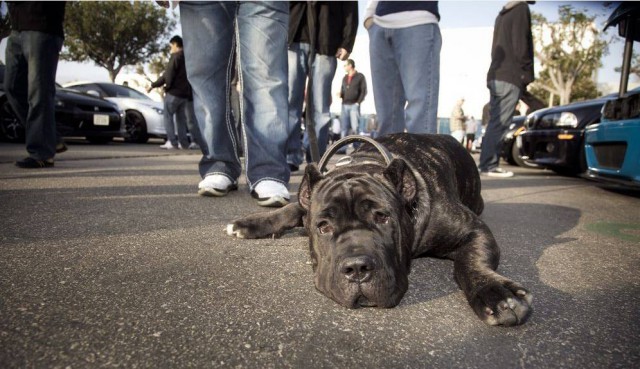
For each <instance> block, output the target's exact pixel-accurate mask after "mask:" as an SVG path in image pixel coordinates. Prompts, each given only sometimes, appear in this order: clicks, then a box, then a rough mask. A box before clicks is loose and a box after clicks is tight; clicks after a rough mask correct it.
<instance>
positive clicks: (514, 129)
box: [500, 115, 539, 168]
mask: <svg viewBox="0 0 640 369" xmlns="http://www.w3.org/2000/svg"><path fill="white" fill-rule="evenodd" d="M526 118H527V117H526V116H525V115H516V116H514V117H513V119H512V120H511V124H510V125H509V129H508V130H507V132H505V134H504V135H503V136H502V139H501V142H502V148H501V150H500V156H501V157H502V158H503V159H504V160H506V161H507V163H509V164H511V165H517V166H520V167H524V168H539V165H537V164H534V163H529V162H526V161H524V160H523V159H522V156H521V155H520V148H519V147H518V142H517V140H516V138H517V137H518V135H519V134H520V133H521V132H522V131H524V121H525V120H526Z"/></svg>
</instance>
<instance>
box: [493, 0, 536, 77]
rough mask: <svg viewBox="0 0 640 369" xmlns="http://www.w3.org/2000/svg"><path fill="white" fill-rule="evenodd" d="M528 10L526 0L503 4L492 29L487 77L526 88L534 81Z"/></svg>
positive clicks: (531, 38)
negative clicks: (512, 4) (489, 65)
mask: <svg viewBox="0 0 640 369" xmlns="http://www.w3.org/2000/svg"><path fill="white" fill-rule="evenodd" d="M533 78H534V77H533V37H532V36H531V13H530V12H529V6H528V5H527V4H526V3H524V2H523V3H520V4H518V5H515V6H513V7H511V8H508V7H506V6H505V7H504V8H503V9H502V10H501V11H500V14H499V15H498V17H497V18H496V23H495V26H494V29H493V45H492V46H491V67H489V72H488V73H487V81H492V80H498V81H504V82H508V83H511V84H513V85H516V86H518V87H519V88H520V89H521V90H525V89H526V87H527V85H528V84H529V83H531V82H533Z"/></svg>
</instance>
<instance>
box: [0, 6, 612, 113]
mask: <svg viewBox="0 0 640 369" xmlns="http://www.w3.org/2000/svg"><path fill="white" fill-rule="evenodd" d="M366 3H367V0H360V1H359V13H360V18H361V19H360V22H359V24H360V26H359V29H358V35H357V38H356V45H355V47H354V50H353V52H352V55H351V58H353V59H354V60H355V61H356V67H357V69H358V70H359V71H360V72H361V73H363V74H364V75H365V77H366V78H367V82H368V84H369V86H370V84H371V80H370V72H369V71H370V68H369V60H368V59H369V55H368V35H367V31H366V30H365V29H364V27H363V26H362V23H363V19H362V15H363V14H364V9H365V7H366ZM505 3H506V1H482V0H478V1H455V0H445V1H440V2H439V10H440V15H441V21H440V29H441V32H442V37H443V48H442V51H441V54H440V56H441V61H440V63H441V70H440V72H441V79H440V103H439V107H438V116H443V117H446V116H448V115H449V113H450V111H451V109H452V108H453V104H454V103H455V101H457V100H458V99H459V98H460V97H464V98H465V100H466V102H465V112H466V113H467V114H469V115H474V116H476V117H478V116H479V115H480V112H481V109H482V106H483V105H484V103H485V102H486V101H488V97H489V94H488V90H487V88H486V82H485V81H486V71H487V69H488V67H489V63H490V51H491V38H492V34H493V23H494V21H495V18H496V16H497V15H498V13H499V12H500V9H501V8H502V7H503V6H504V4H505ZM603 3H604V2H602V1H579V2H578V1H538V2H537V3H536V4H534V5H532V6H531V10H532V11H533V12H538V13H541V14H542V15H544V16H545V17H546V18H547V19H548V20H550V21H553V20H554V19H556V18H557V16H558V8H559V7H560V6H561V5H566V4H570V5H572V6H573V7H575V8H577V9H586V10H587V11H588V12H589V13H591V14H599V15H600V17H599V18H598V19H597V22H598V25H599V26H600V29H602V26H601V25H602V24H603V22H604V21H605V20H606V17H607V16H608V14H609V13H610V12H611V11H612V9H613V8H608V10H607V9H606V8H605V7H604V5H603ZM176 16H177V17H179V13H177V14H176ZM174 33H175V34H180V33H181V32H180V26H179V22H178V26H177V27H176V29H175V30H174ZM605 37H607V38H613V39H614V40H615V42H614V43H612V44H611V46H610V51H609V55H607V56H605V57H604V58H603V67H602V68H601V69H600V70H599V72H598V83H599V84H600V85H601V87H604V90H603V93H609V92H612V91H614V90H615V88H616V87H617V85H618V83H619V79H620V74H619V73H616V72H615V71H614V68H615V67H617V66H619V65H620V64H621V60H622V52H623V42H622V40H621V39H620V38H619V37H617V33H616V30H615V29H609V30H607V32H606V33H605ZM5 45H6V41H2V43H0V60H2V61H4V49H5ZM339 64H340V63H339ZM342 70H343V69H342V65H339V66H338V68H337V71H336V76H335V78H334V82H333V87H332V89H333V91H334V92H335V91H338V90H339V86H340V81H341V79H342V76H343V72H342ZM121 74H122V73H121ZM125 77H127V76H126V75H125V74H122V76H121V79H122V78H125ZM57 81H58V83H61V84H65V83H69V82H73V81H109V76H108V73H107V72H106V70H105V69H102V68H99V67H97V66H95V65H94V64H93V63H92V62H86V63H74V62H67V61H60V63H59V65H58V75H57ZM369 91H371V88H369ZM369 94H370V95H369V96H367V98H366V99H365V101H364V103H363V105H362V111H363V113H374V112H375V109H374V107H373V96H371V92H370V93H369ZM156 98H158V97H156ZM334 100H338V99H334ZM331 110H332V111H334V112H339V111H340V105H339V101H335V102H334V105H332V109H331Z"/></svg>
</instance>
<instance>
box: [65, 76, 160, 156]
mask: <svg viewBox="0 0 640 369" xmlns="http://www.w3.org/2000/svg"><path fill="white" fill-rule="evenodd" d="M65 87H66V88H69V89H73V90H76V91H80V92H84V93H86V94H89V95H94V96H99V97H102V98H104V99H107V100H109V101H112V102H114V103H115V104H116V105H118V108H120V110H122V111H124V112H125V114H126V118H125V127H126V131H127V136H126V138H125V139H126V140H127V141H128V142H137V143H145V142H147V141H148V140H149V137H160V138H166V137H167V132H166V131H165V129H164V123H163V114H164V109H163V104H162V103H160V102H157V101H154V100H152V99H151V98H150V97H149V96H147V95H145V94H143V93H141V92H139V91H136V90H134V89H132V88H130V87H127V86H122V85H118V84H115V83H106V82H74V83H70V84H67V85H65Z"/></svg>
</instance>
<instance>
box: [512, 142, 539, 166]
mask: <svg viewBox="0 0 640 369" xmlns="http://www.w3.org/2000/svg"><path fill="white" fill-rule="evenodd" d="M511 160H513V162H514V163H515V164H514V165H517V166H520V167H523V168H540V166H539V165H538V164H532V163H528V162H526V161H524V160H522V157H521V156H520V150H519V149H518V145H516V143H515V142H514V143H513V145H511Z"/></svg>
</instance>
